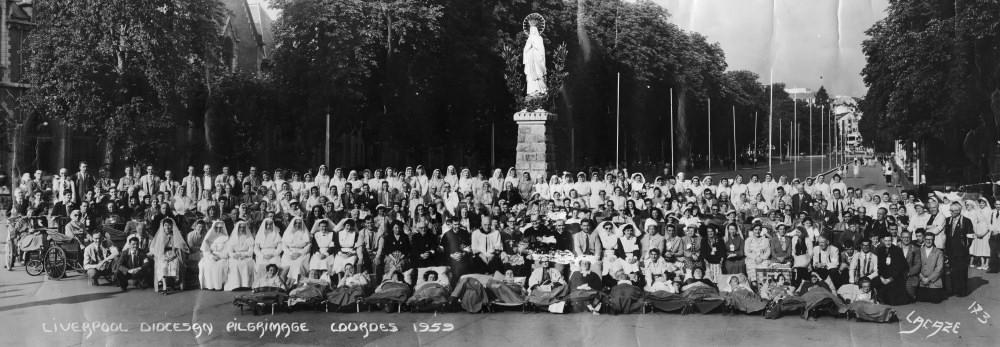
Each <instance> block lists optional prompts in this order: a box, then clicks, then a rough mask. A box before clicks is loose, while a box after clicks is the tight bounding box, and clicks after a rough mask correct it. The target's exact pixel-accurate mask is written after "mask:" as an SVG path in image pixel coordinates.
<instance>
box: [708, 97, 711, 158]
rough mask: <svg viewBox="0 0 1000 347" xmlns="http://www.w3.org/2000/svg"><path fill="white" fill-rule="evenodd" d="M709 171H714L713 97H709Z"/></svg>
mask: <svg viewBox="0 0 1000 347" xmlns="http://www.w3.org/2000/svg"><path fill="white" fill-rule="evenodd" d="M708 171H712V97H709V98H708Z"/></svg>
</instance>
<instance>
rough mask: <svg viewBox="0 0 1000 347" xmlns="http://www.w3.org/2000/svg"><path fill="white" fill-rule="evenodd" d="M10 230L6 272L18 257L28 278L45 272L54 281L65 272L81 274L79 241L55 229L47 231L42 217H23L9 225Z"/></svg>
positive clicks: (81, 255) (46, 225) (81, 261)
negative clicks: (10, 236)
mask: <svg viewBox="0 0 1000 347" xmlns="http://www.w3.org/2000/svg"><path fill="white" fill-rule="evenodd" d="M15 223H16V226H15ZM10 228H11V230H10V231H11V232H12V235H16V236H14V237H15V238H14V239H13V240H8V253H7V257H8V259H7V265H8V269H13V267H14V263H15V260H16V258H20V259H22V261H23V264H24V270H25V272H27V273H28V275H30V276H39V275H41V274H42V273H45V274H46V275H47V276H48V278H50V279H55V280H58V279H62V278H64V277H66V272H67V271H68V270H75V271H77V272H83V271H84V269H83V247H82V246H81V243H80V241H79V240H77V239H76V238H75V237H70V236H66V235H65V234H62V233H60V232H59V231H58V228H49V227H48V220H47V219H46V218H45V217H23V218H21V219H20V220H18V221H16V222H12V223H11V227H10ZM10 241H13V242H10Z"/></svg>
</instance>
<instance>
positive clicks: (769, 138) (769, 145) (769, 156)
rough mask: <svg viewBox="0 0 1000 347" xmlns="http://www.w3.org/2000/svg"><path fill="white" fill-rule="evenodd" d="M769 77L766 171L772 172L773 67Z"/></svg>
mask: <svg viewBox="0 0 1000 347" xmlns="http://www.w3.org/2000/svg"><path fill="white" fill-rule="evenodd" d="M770 78H771V82H770V86H769V87H768V88H770V89H771V91H770V92H771V93H770V97H769V99H770V100H769V101H768V103H769V106H768V107H769V108H770V110H769V112H768V115H767V172H774V164H773V163H772V162H773V159H772V157H773V155H772V152H773V151H774V142H773V140H774V131H773V130H772V129H773V128H774V68H773V67H772V68H771V74H770Z"/></svg>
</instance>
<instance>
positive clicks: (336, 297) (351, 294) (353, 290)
mask: <svg viewBox="0 0 1000 347" xmlns="http://www.w3.org/2000/svg"><path fill="white" fill-rule="evenodd" d="M364 297H365V287H364V286H353V287H340V288H337V289H334V290H333V291H331V292H330V293H329V294H327V295H326V302H327V303H328V304H330V305H331V306H335V307H337V309H340V308H343V307H349V306H353V305H354V304H356V303H357V302H358V301H359V300H361V299H362V298H364Z"/></svg>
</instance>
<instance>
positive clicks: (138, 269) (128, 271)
mask: <svg viewBox="0 0 1000 347" xmlns="http://www.w3.org/2000/svg"><path fill="white" fill-rule="evenodd" d="M147 256H148V255H147V253H146V251H145V250H143V249H142V247H140V246H139V238H138V237H135V236H129V239H128V243H127V244H126V245H125V250H124V251H123V252H122V255H121V261H120V262H119V264H118V269H117V271H118V276H117V280H118V286H119V287H121V289H122V291H123V292H124V291H126V290H128V285H129V281H132V282H135V286H136V287H138V288H146V287H149V283H150V282H151V280H152V276H151V275H152V274H151V271H150V270H151V268H152V264H151V263H150V261H149V258H148V257H147Z"/></svg>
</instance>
